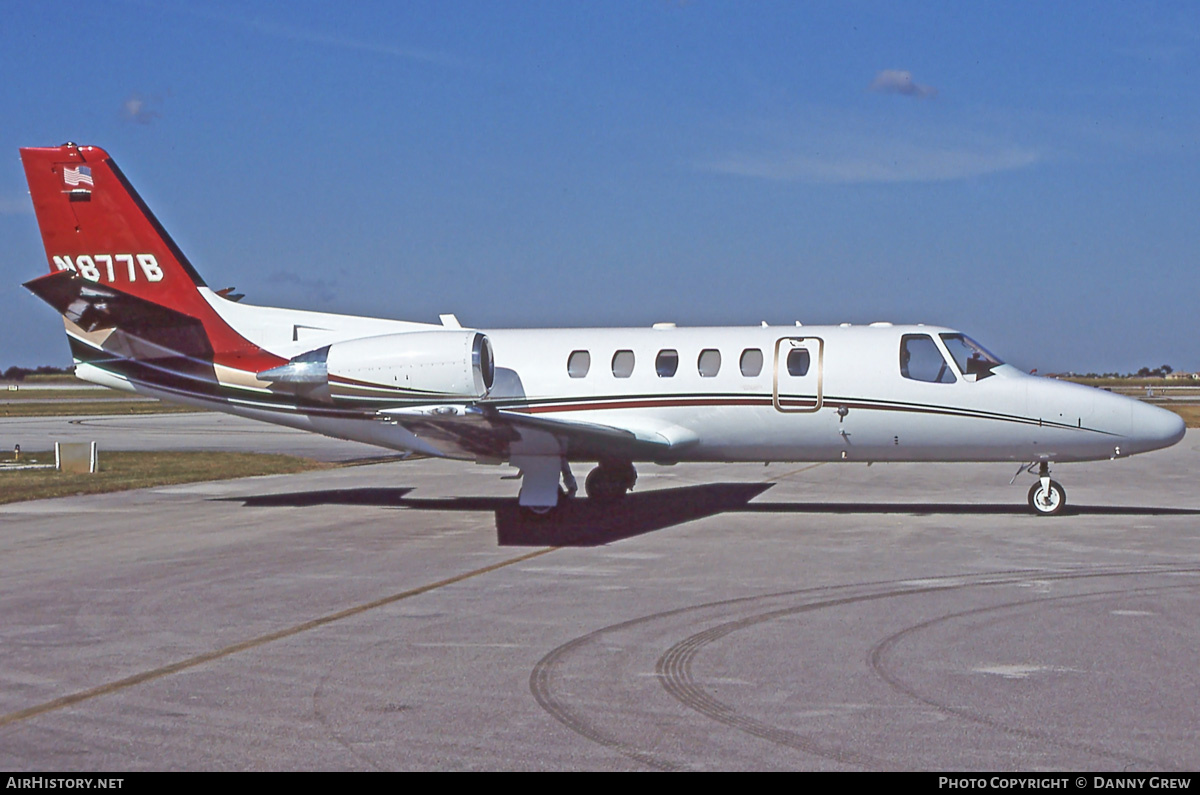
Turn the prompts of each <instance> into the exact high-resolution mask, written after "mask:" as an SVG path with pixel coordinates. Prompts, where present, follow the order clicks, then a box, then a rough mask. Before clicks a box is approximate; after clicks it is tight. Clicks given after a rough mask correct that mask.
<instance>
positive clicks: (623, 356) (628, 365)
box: [612, 351, 633, 378]
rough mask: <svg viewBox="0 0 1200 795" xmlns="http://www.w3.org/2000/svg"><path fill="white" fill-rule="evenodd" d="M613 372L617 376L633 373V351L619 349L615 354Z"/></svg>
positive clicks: (625, 376)
mask: <svg viewBox="0 0 1200 795" xmlns="http://www.w3.org/2000/svg"><path fill="white" fill-rule="evenodd" d="M612 373H613V376H614V377H616V378H628V377H629V376H631V375H633V351H617V352H616V353H614V354H613V360H612Z"/></svg>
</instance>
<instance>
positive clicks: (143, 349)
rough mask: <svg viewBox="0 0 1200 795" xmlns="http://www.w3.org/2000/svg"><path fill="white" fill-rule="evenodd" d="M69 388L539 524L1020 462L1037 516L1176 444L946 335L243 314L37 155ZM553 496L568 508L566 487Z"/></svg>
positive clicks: (1112, 400) (92, 178) (130, 212)
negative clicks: (840, 479)
mask: <svg viewBox="0 0 1200 795" xmlns="http://www.w3.org/2000/svg"><path fill="white" fill-rule="evenodd" d="M21 158H22V160H23V162H24V165H25V172H26V176H27V178H28V180H29V189H30V193H31V195H32V198H33V205H34V209H35V210H36V212H37V219H38V224H39V226H40V227H41V232H42V239H43V242H44V243H45V246H46V257H47V261H48V264H49V267H50V273H49V274H48V275H44V276H41V277H39V278H36V279H33V280H32V281H30V282H27V283H26V285H25V286H26V287H28V288H29V289H30V290H31V291H32V292H33V293H34V294H36V295H37V296H38V297H40V298H42V299H43V300H44V301H46V302H47V303H48V304H50V305H51V306H52V307H54V308H55V309H57V310H58V311H59V312H60V313H61V314H62V315H63V317H64V320H65V324H66V330H67V338H68V340H69V342H70V346H71V354H72V356H73V357H74V359H75V363H76V375H78V376H79V377H80V378H82V379H84V380H87V381H92V382H95V383H97V384H103V385H105V386H109V387H112V388H114V389H121V390H126V391H130V392H137V393H139V394H144V395H151V396H153V397H156V398H161V399H163V400H169V401H174V402H177V403H182V404H186V405H190V406H196V407H201V408H206V409H216V410H219V411H226V412H229V413H231V414H237V415H240V416H243V417H249V418H251V419H256V420H264V421H266V422H274V423H279V424H281V425H288V426H292V427H295V428H302V429H304V430H309V431H315V432H317V433H322V434H326V435H328V436H334V437H338V438H342V439H353V440H356V441H360V442H366V443H368V444H373V445H379V446H381V447H386V448H391V449H394V450H400V451H406V452H411V453H419V454H422V455H429V456H439V457H446V458H459V459H467V460H474V461H477V462H480V463H488V464H497V463H504V462H507V463H509V464H511V465H513V466H515V467H517V468H519V469H520V471H521V475H522V483H521V489H520V496H519V498H518V502H519V504H520V505H521V506H522V507H523V508H525V509H527V510H528V511H531V512H534V513H546V512H549V511H550V510H552V509H553V508H555V506H557V505H558V503H559V500H560V497H561V495H562V493H563V491H564V488H562V487H565V493H567V494H570V495H573V494H574V492H575V491H576V483H575V479H574V477H573V475H572V473H571V469H570V464H571V463H572V462H579V461H587V462H592V461H594V462H597V466H596V467H595V468H594V469H593V470H592V471H591V473H590V474H589V475H588V477H587V481H586V490H587V494H588V497H589V498H590V499H592V500H597V501H600V500H616V499H620V498H621V497H623V496H624V495H625V494H626V492H628V491H629V490H630V489H631V488H632V487H633V485H634V482H635V480H636V477H637V475H636V472H635V469H634V464H636V463H640V462H658V463H667V464H670V463H677V462H685V461H716V462H735V461H764V462H769V461H814V462H815V461H850V462H864V463H865V462H873V461H930V462H933V461H941V462H948V461H980V462H982V461H1009V462H1013V461H1016V462H1020V463H1021V464H1022V469H1024V470H1028V471H1029V472H1031V473H1033V472H1034V471H1035V470H1036V479H1035V481H1034V483H1033V485H1032V487H1031V488H1030V489H1029V495H1028V499H1029V504H1030V506H1031V507H1032V508H1033V510H1034V511H1036V512H1037V513H1040V514H1054V513H1058V512H1059V511H1061V510H1062V508H1063V506H1064V505H1066V493H1065V491H1064V490H1063V488H1062V486H1061V485H1059V484H1058V482H1056V481H1054V480H1051V479H1050V472H1049V465H1050V464H1051V463H1054V462H1066V461H1092V460H1101V459H1106V458H1123V457H1125V456H1129V455H1133V454H1135V453H1143V452H1146V451H1149V450H1156V449H1159V448H1162V447H1167V446H1169V445H1172V444H1175V443H1176V442H1178V441H1179V440H1180V439H1181V438H1183V434H1184V424H1183V421H1182V420H1181V419H1180V418H1179V417H1178V416H1177V415H1175V414H1173V413H1171V412H1168V411H1165V410H1163V409H1160V408H1156V407H1154V406H1149V405H1147V404H1144V403H1142V402H1139V401H1137V400H1133V399H1130V398H1125V397H1121V396H1118V395H1113V394H1111V393H1108V392H1104V391H1101V390H1097V389H1091V388H1088V387H1084V386H1079V385H1076V384H1070V383H1064V382H1059V381H1055V380H1050V379H1045V378H1038V377H1035V376H1031V375H1027V374H1025V373H1023V372H1020V371H1019V370H1017V369H1016V368H1014V367H1012V366H1010V365H1007V364H1004V363H1003V362H1001V361H1000V360H999V359H998V358H996V357H995V356H994V355H992V354H991V353H989V352H988V351H987V350H986V349H984V348H983V347H982V346H981V345H979V344H978V343H976V342H975V341H974V340H972V339H971V338H970V337H968V336H966V335H964V334H962V333H960V332H958V331H954V330H953V329H948V328H942V327H938V326H925V325H910V326H900V325H893V324H891V323H872V324H870V325H869V326H851V325H849V324H842V325H840V326H801V325H799V324H797V325H796V326H795V327H791V326H784V327H775V326H767V325H765V324H764V325H763V326H762V327H747V328H736V327H735V328H676V327H675V326H674V325H673V324H669V323H664V324H656V325H655V326H654V327H652V328H607V329H582V328H581V329H575V328H568V329H521V330H510V329H495V330H486V331H485V330H478V329H471V328H463V327H461V326H460V325H459V323H458V321H457V319H456V318H455V317H454V316H453V315H443V316H442V318H441V325H431V324H426V323H414V322H406V321H398V320H382V319H376V318H364V317H353V316H347V315H335V314H327V313H323V312H308V311H299V310H291V309H278V308H270V307H258V306H248V305H245V304H242V303H238V302H237V300H236V298H237V297H235V300H230V299H229V298H227V297H225V294H226V293H228V291H220V292H214V291H213V290H211V289H209V288H208V287H207V286H206V285H205V283H204V281H203V280H202V279H201V278H200V275H199V274H198V273H197V272H196V269H195V268H193V267H192V265H191V263H190V262H188V260H187V258H186V257H185V256H184V255H183V252H181V251H180V250H179V247H178V246H176V245H175V243H174V241H172V240H171V238H170V237H169V236H168V235H167V233H166V231H165V230H164V229H163V227H162V226H161V224H159V222H158V221H157V220H156V219H155V217H154V215H153V214H152V213H151V212H150V210H149V209H148V208H147V207H146V205H145V203H144V202H143V201H142V199H141V198H140V197H139V196H138V194H137V193H136V192H135V191H134V189H133V187H132V186H131V185H130V184H129V181H128V180H127V179H126V178H125V175H124V174H122V172H121V170H120V169H119V168H117V165H116V163H114V162H113V160H112V159H111V158H110V157H109V156H108V154H107V153H106V152H104V150H102V149H99V148H97V147H94V146H77V145H75V144H72V143H68V144H64V145H62V146H57V147H47V148H29V149H22V150H21ZM560 484H561V487H560Z"/></svg>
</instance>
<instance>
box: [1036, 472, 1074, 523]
mask: <svg viewBox="0 0 1200 795" xmlns="http://www.w3.org/2000/svg"><path fill="white" fill-rule="evenodd" d="M1066 504H1067V490H1066V489H1064V488H1063V487H1062V484H1061V483H1059V482H1058V481H1057V480H1051V479H1050V465H1049V464H1048V463H1046V462H1045V461H1043V462H1042V464H1041V466H1040V467H1038V480H1037V483H1034V484H1033V486H1031V487H1030V489H1029V507H1030V508H1033V510H1034V512H1035V513H1037V514H1038V515H1039V516H1053V515H1054V514H1056V513H1058V512H1059V511H1061V510H1062V509H1063V508H1064V507H1066Z"/></svg>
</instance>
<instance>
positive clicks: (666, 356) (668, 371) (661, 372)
mask: <svg viewBox="0 0 1200 795" xmlns="http://www.w3.org/2000/svg"><path fill="white" fill-rule="evenodd" d="M678 369H679V351H673V350H663V351H659V352H658V356H657V357H655V359H654V372H656V373H658V377H659V378H670V377H671V376H673V375H675V371H676V370H678Z"/></svg>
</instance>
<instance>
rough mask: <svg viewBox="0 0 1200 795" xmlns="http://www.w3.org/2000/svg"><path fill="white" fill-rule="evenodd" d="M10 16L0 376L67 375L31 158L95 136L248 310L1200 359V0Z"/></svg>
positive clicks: (78, 9) (648, 1)
mask: <svg viewBox="0 0 1200 795" xmlns="http://www.w3.org/2000/svg"><path fill="white" fill-rule="evenodd" d="M2 7H3V9H4V12H5V24H4V26H3V28H2V29H0V52H3V53H4V55H3V59H4V64H5V70H4V71H5V79H4V80H3V81H0V108H2V109H3V116H2V118H3V123H0V152H3V153H7V154H6V155H5V156H4V157H3V158H2V159H0V163H4V164H5V165H3V166H2V167H0V240H3V243H4V245H3V247H2V249H0V311H2V312H3V315H4V317H5V319H6V322H4V323H2V324H0V367H6V366H8V365H11V364H21V365H35V364H64V365H65V364H67V363H69V354H68V352H67V346H66V342H65V339H64V337H63V334H62V330H61V325H60V323H59V321H58V319H57V318H56V317H55V315H54V313H53V311H52V310H50V309H49V307H46V306H44V305H42V304H41V303H40V302H39V301H38V300H37V299H35V298H34V297H33V296H31V295H29V294H28V293H27V292H26V291H25V290H24V289H23V288H21V287H20V283H21V282H23V281H26V280H28V279H30V278H32V277H34V276H37V275H39V274H41V273H42V272H44V270H45V268H46V266H45V264H44V263H45V256H44V253H43V251H42V248H41V243H40V238H39V236H38V233H37V227H36V222H35V219H34V216H33V214H32V210H31V208H30V205H29V200H28V195H27V192H26V188H25V184H24V177H23V174H22V171H21V168H20V162H19V159H18V156H17V148H18V147H19V146H29V145H50V144H58V143H61V142H63V141H65V140H73V141H77V142H79V143H90V144H96V145H99V146H102V147H104V148H106V149H107V150H108V151H109V152H110V154H112V155H113V157H114V158H115V159H116V160H117V162H118V163H120V164H121V167H122V169H123V170H124V171H125V172H126V174H127V175H128V176H129V177H130V179H131V180H132V181H133V182H134V184H135V185H136V186H137V187H138V189H139V191H140V192H141V193H142V195H143V197H145V198H146V200H147V201H148V203H149V204H150V206H151V207H152V208H153V209H154V210H155V212H156V213H157V214H158V216H159V218H160V220H162V222H163V223H164V225H165V226H166V227H167V229H168V230H170V232H171V233H172V235H173V236H174V237H175V238H176V240H177V241H178V242H179V243H180V245H181V247H182V248H183V249H184V251H186V252H187V253H188V255H189V257H190V259H191V260H192V262H193V264H195V265H196V266H197V268H198V269H199V270H200V272H201V273H202V274H203V275H204V277H205V279H206V281H207V282H208V283H209V284H210V285H211V286H213V287H214V288H219V287H225V286H236V287H237V288H238V290H239V291H241V292H244V293H246V294H247V299H246V300H247V301H248V302H251V303H258V304H267V305H284V306H297V307H303V308H309V309H320V310H326V311H336V312H347V313H354V314H372V315H379V316H386V317H399V318H405V319H414V320H427V321H436V317H437V314H438V313H439V312H455V313H457V314H458V316H459V318H460V319H461V320H462V321H463V322H464V323H465V324H469V325H474V326H478V327H482V328H487V327H507V326H556V325H569V326H578V325H601V326H609V325H638V326H641V325H649V324H650V323H653V322H656V321H664V320H673V321H676V322H678V323H680V324H681V325H684V324H686V325H709V324H737V325H745V324H749V325H757V324H758V323H759V321H762V320H766V321H768V322H770V323H773V324H774V323H780V324H791V323H792V322H793V321H795V320H800V321H803V322H804V323H808V324H811V323H839V322H855V323H858V322H863V323H866V322H871V321H874V320H892V321H895V322H927V323H938V324H943V325H949V326H954V327H957V328H961V329H963V330H964V331H966V332H967V333H969V334H971V335H973V336H975V337H976V338H978V339H979V340H980V341H981V342H983V343H984V344H985V345H987V346H988V347H990V348H992V349H993V350H995V351H996V352H997V353H998V354H1000V355H1001V356H1003V357H1005V358H1006V359H1008V360H1009V361H1012V362H1013V363H1014V364H1018V365H1020V366H1022V367H1025V368H1032V367H1037V368H1039V369H1040V370H1041V371H1043V372H1045V371H1050V370H1065V369H1075V370H1079V371H1086V370H1133V369H1137V368H1138V367H1140V366H1143V365H1150V366H1156V365H1158V364H1162V363H1169V364H1171V365H1173V366H1174V367H1175V368H1177V369H1187V370H1198V369H1200V344H1198V343H1197V341H1196V340H1197V326H1198V325H1200V324H1198V323H1197V312H1196V310H1195V307H1196V305H1197V302H1198V299H1200V289H1198V288H1200V271H1198V269H1197V268H1196V267H1195V266H1196V259H1197V252H1200V219H1198V218H1197V214H1198V210H1200V188H1198V187H1197V186H1198V185H1200V6H1198V5H1196V4H1194V3H1136V4H1135V3H1103V2H1094V3H1086V4H1080V3H1048V2H1047V3H1013V2H1011V0H1010V1H1009V2H1001V3H985V2H971V3H957V2H956V3H928V4H927V3H873V2H872V3H854V2H849V3H846V2H839V3H816V2H813V3H808V2H785V3H772V2H753V3H751V2H740V3H728V2H715V1H713V0H693V1H691V2H667V1H666V0H641V1H640V2H615V1H614V2H604V3H583V2H578V3H576V2H561V1H560V2H546V3H533V2H482V3H475V2H450V3H448V2H444V0H443V1H442V2H430V3H417V2H406V3H378V4H375V3H365V2H364V3H353V4H338V5H336V6H335V5H334V4H323V3H311V2H293V3H289V4H287V5H286V6H280V5H278V4H272V5H267V4H254V3H251V4H235V3H228V2H197V3H167V2H149V1H147V2H113V3H105V4H80V5H78V6H74V7H72V8H71V9H70V11H69V12H64V11H63V10H62V8H61V7H56V6H53V5H48V4H45V3H38V2H5V3H4V4H3V6H2ZM281 8H286V13H284V12H282V11H280V10H279V9H281Z"/></svg>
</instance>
